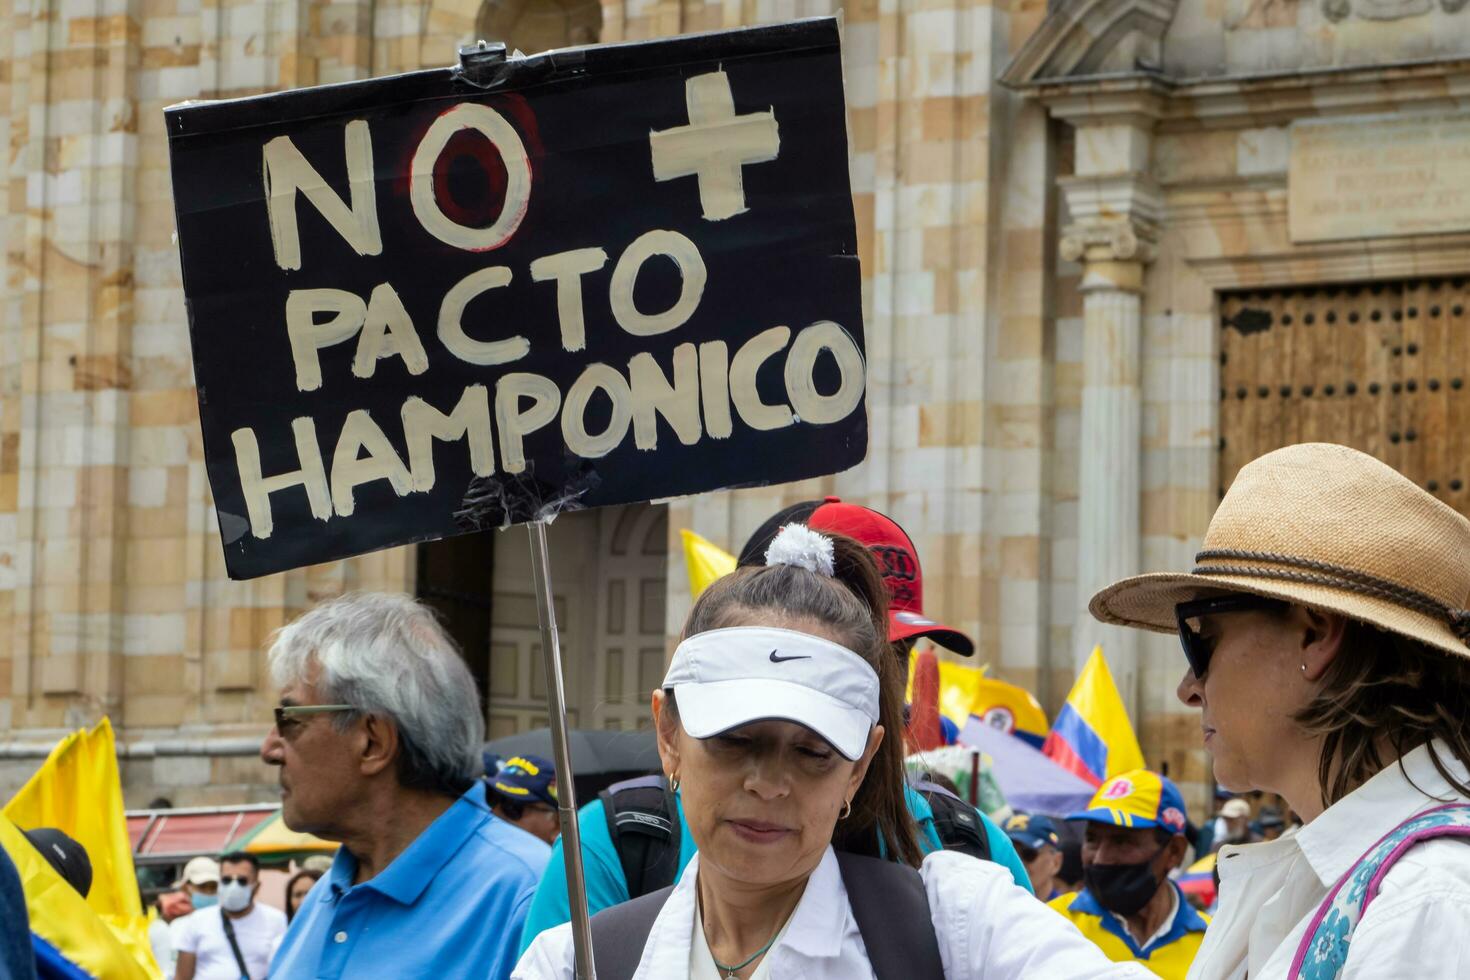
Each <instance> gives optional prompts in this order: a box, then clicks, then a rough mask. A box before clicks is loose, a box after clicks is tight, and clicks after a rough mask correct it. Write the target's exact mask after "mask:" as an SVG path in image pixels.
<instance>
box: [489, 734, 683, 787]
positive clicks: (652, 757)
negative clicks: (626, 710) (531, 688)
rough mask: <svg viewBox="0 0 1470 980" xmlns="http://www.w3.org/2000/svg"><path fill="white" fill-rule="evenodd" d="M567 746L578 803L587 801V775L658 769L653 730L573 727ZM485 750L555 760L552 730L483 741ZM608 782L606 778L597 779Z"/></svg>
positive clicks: (608, 774)
mask: <svg viewBox="0 0 1470 980" xmlns="http://www.w3.org/2000/svg"><path fill="white" fill-rule="evenodd" d="M567 745H568V746H569V747H570V749H571V752H572V775H573V777H574V778H575V779H576V780H577V788H578V790H579V793H578V796H577V799H578V802H582V803H585V802H587V800H586V799H584V798H583V797H582V795H581V793H580V790H581V789H582V780H583V779H585V778H586V777H589V776H610V775H622V774H629V775H635V774H639V773H646V772H658V771H660V769H661V768H662V766H661V765H660V764H659V758H658V746H657V743H656V741H655V739H654V735H653V731H652V729H642V730H639V731H631V732H614V731H599V730H596V729H573V730H572V731H569V732H567ZM485 752H487V753H494V754H495V755H498V756H500V758H501V759H502V760H504V759H509V758H511V757H512V756H517V755H539V756H541V757H542V758H543V759H554V758H555V756H554V755H553V754H552V751H551V729H549V728H536V729H532V730H531V731H529V732H521V733H520V734H518V735H507V736H505V737H504V738H497V739H495V740H494V741H492V742H486V743H485ZM597 782H600V783H602V785H604V786H605V785H607V783H608V781H607V780H605V779H604V780H597Z"/></svg>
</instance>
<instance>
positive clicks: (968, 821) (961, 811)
mask: <svg viewBox="0 0 1470 980" xmlns="http://www.w3.org/2000/svg"><path fill="white" fill-rule="evenodd" d="M912 785H913V787H914V790H915V791H916V792H918V793H919V795H921V796H923V797H924V799H926V800H928V801H929V809H930V810H931V811H933V813H934V830H935V832H936V833H938V834H939V843H940V844H941V845H943V847H944V849H945V850H946V851H959V852H960V853H961V854H968V855H970V857H976V858H979V859H980V860H982V861H989V860H991V855H990V835H989V834H987V833H986V832H985V828H984V827H983V826H981V824H980V814H979V813H978V812H977V811H976V810H975V808H974V807H973V806H971V805H970V804H968V803H966V802H965V801H964V800H962V799H960V798H959V797H958V796H955V795H954V794H953V793H951V792H950V791H949V790H947V789H945V788H944V787H943V786H940V785H939V784H938V783H931V782H929V781H927V780H923V779H919V780H915V781H914V782H913V783H912Z"/></svg>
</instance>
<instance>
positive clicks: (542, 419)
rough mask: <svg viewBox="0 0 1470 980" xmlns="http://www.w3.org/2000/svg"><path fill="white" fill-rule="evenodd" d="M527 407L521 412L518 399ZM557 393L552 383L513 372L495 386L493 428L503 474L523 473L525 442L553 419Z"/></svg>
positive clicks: (530, 375) (557, 405)
mask: <svg viewBox="0 0 1470 980" xmlns="http://www.w3.org/2000/svg"><path fill="white" fill-rule="evenodd" d="M522 398H529V399H531V407H530V408H528V409H526V410H525V411H521V399H522ZM560 407H561V392H560V391H558V390H557V387H556V382H554V381H552V380H551V379H550V378H544V377H542V376H541V375H539V374H527V373H525V372H523V371H517V372H514V373H512V374H507V375H506V376H505V377H503V378H501V379H500V382H499V383H498V384H497V385H496V386H495V427H496V428H497V429H499V430H500V465H501V466H502V467H503V468H504V469H505V472H507V473H523V472H525V469H526V444H525V438H526V436H528V435H530V434H531V433H532V432H535V431H536V430H537V429H539V428H541V427H542V426H544V425H546V424H548V423H549V422H550V421H551V420H552V419H554V418H556V412H557V409H558V408H560Z"/></svg>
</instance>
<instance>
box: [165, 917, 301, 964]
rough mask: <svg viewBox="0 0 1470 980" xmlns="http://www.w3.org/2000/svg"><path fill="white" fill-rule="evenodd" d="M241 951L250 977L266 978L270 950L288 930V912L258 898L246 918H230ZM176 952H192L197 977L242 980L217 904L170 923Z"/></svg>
mask: <svg viewBox="0 0 1470 980" xmlns="http://www.w3.org/2000/svg"><path fill="white" fill-rule="evenodd" d="M230 924H231V925H232V926H234V928H235V941H236V942H237V943H239V944H240V955H241V956H244V957H245V966H246V968H247V969H248V970H249V971H250V980H265V977H266V974H267V973H269V972H270V966H271V951H272V950H274V949H275V948H276V943H277V942H278V941H279V940H280V938H281V935H282V934H283V933H285V931H286V913H285V912H282V911H281V910H280V909H276V908H272V907H271V906H269V905H262V904H260V903H259V902H256V903H255V905H254V907H253V908H251V910H250V913H249V914H248V915H246V916H244V917H243V918H239V919H231V920H230ZM168 929H169V935H170V936H171V937H172V939H173V943H174V951H175V952H176V953H193V954H194V957H195V960H194V977H195V980H240V967H239V965H238V964H237V963H236V962H235V954H234V953H233V952H232V951H231V950H230V941H229V939H227V938H226V937H225V926H224V921H223V917H222V915H221V913H220V909H219V906H218V905H214V906H211V907H209V908H207V909H199V910H198V911H196V912H190V913H189V914H188V915H186V916H184V917H183V918H180V919H175V920H174V921H173V922H171V923H169V927H168Z"/></svg>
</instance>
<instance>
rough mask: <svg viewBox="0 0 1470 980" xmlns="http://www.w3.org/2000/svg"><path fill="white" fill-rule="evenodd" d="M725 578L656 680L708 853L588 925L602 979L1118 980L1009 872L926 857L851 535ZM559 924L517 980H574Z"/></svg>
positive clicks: (805, 537)
mask: <svg viewBox="0 0 1470 980" xmlns="http://www.w3.org/2000/svg"><path fill="white" fill-rule="evenodd" d="M766 559H767V564H766V565H765V566H763V567H747V568H742V569H740V570H738V571H736V572H733V573H731V574H729V575H726V576H725V577H723V578H721V579H720V580H719V581H717V582H715V583H714V584H713V585H711V586H710V587H709V589H707V590H706V591H705V592H704V593H703V594H701V595H700V597H699V600H698V601H697V602H696V603H695V604H694V608H693V609H692V610H691V611H690V614H689V619H688V621H687V623H686V624H685V628H684V638H683V640H682V642H680V644H679V646H678V649H677V650H675V652H674V656H673V660H672V662H671V663H670V665H669V670H668V673H667V674H666V675H665V677H664V681H663V683H662V684H661V685H660V686H659V689H658V690H657V691H656V692H654V694H653V708H654V727H655V729H656V730H657V733H658V745H659V755H660V756H661V758H662V759H663V765H664V769H665V771H666V772H667V773H668V778H669V782H670V784H671V785H674V786H678V787H680V792H681V793H682V796H683V804H684V817H685V820H686V821H687V824H688V826H689V830H690V833H691V834H692V836H693V838H694V842H695V844H697V845H698V852H697V853H696V854H695V855H694V857H693V858H691V859H690V862H689V865H688V866H687V868H686V869H685V871H684V873H683V875H682V877H681V878H680V879H679V882H678V884H676V885H674V886H672V887H670V888H666V889H663V890H661V891H656V892H652V893H650V894H648V895H644V896H643V897H641V898H638V899H634V900H633V901H631V902H625V903H623V904H622V905H616V906H613V907H612V908H609V909H605V910H604V911H602V912H600V913H598V915H596V916H595V917H594V918H593V919H592V945H593V953H594V960H595V962H596V967H597V976H598V980H629V978H634V977H636V978H637V980H675V978H677V980H689V978H694V980H713V978H718V980H766V978H772V980H793V978H802V980H864V978H877V980H972V978H973V980H1030V978H1038V980H1042V978H1044V980H1067V978H1076V980H1083V978H1086V980H1121V978H1123V977H1137V978H1146V977H1150V976H1151V974H1150V973H1148V971H1147V970H1146V969H1144V968H1143V967H1142V966H1140V965H1139V964H1136V963H1112V962H1110V961H1109V960H1108V959H1107V958H1106V957H1105V956H1104V955H1103V953H1102V951H1101V950H1099V949H1098V948H1097V947H1095V946H1093V945H1092V944H1091V943H1089V942H1088V941H1087V940H1085V939H1084V938H1083V937H1082V935H1081V933H1079V932H1078V931H1077V930H1076V929H1075V928H1074V927H1073V926H1072V925H1071V924H1070V923H1068V922H1067V921H1066V920H1065V919H1063V918H1062V917H1061V916H1059V915H1057V914H1056V913H1055V912H1053V911H1052V910H1051V909H1048V908H1047V907H1046V906H1044V905H1042V904H1041V903H1040V902H1038V901H1037V900H1036V899H1035V898H1034V897H1032V895H1031V893H1030V892H1029V891H1027V890H1025V889H1023V888H1020V887H1018V886H1017V885H1016V884H1015V883H1014V882H1013V881H1012V879H1011V875H1010V873H1009V872H1008V871H1007V870H1006V869H1005V868H1003V867H1001V866H999V865H996V864H992V863H989V862H985V861H980V860H978V859H976V858H972V857H969V856H967V855H964V854H960V853H958V852H955V851H940V852H937V853H934V854H930V855H929V856H928V857H921V855H920V850H919V845H918V842H917V840H916V838H915V828H914V822H913V818H912V817H911V816H910V814H909V810H908V807H907V805H906V803H905V801H904V774H903V748H902V742H901V739H900V738H899V737H898V733H899V731H900V726H901V725H902V723H903V722H902V710H903V709H902V704H903V672H902V668H901V667H900V665H899V662H898V660H897V659H896V658H895V657H894V656H893V654H892V653H891V652H890V650H889V647H888V626H887V624H888V617H887V612H886V608H887V590H886V588H885V587H884V585H883V581H882V579H881V578H880V577H879V574H878V568H877V565H876V564H875V563H874V560H873V557H872V553H871V552H870V551H869V550H868V549H867V548H865V547H864V546H863V545H861V544H859V543H858V542H857V541H854V540H852V539H851V538H847V537H843V536H841V535H835V534H834V535H830V536H828V535H825V534H818V533H817V532H815V531H812V530H811V529H809V528H807V527H805V526H802V525H787V526H786V528H785V529H783V530H782V531H781V533H780V534H779V535H778V536H777V537H776V539H775V540H774V541H773V542H772V543H771V546H770V550H769V551H768V552H767V555H766ZM573 961H574V955H573V947H572V937H571V930H570V926H569V925H561V926H558V927H556V928H554V929H550V930H548V931H546V932H543V933H541V934H540V935H539V936H537V937H536V939H535V941H534V942H532V944H531V946H530V947H529V948H528V949H527V951H526V954H525V956H524V957H523V958H522V959H521V962H520V963H519V964H518V965H517V966H516V969H515V972H514V973H513V974H512V976H513V977H515V978H517V980H547V978H556V980H571V978H572V976H573V974H574V963H573Z"/></svg>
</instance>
